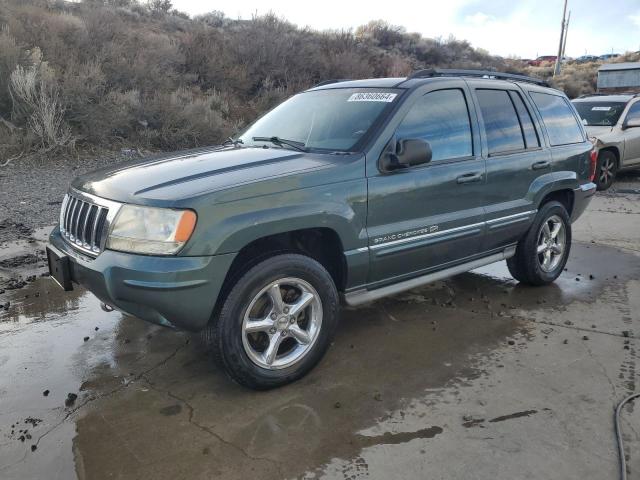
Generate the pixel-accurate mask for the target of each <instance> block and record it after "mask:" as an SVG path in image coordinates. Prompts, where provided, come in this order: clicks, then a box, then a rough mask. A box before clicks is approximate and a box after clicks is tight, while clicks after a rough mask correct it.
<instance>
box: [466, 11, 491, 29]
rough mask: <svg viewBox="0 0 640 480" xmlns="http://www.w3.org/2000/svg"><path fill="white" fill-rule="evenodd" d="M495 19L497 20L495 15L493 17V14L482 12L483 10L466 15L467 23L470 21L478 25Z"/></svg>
mask: <svg viewBox="0 0 640 480" xmlns="http://www.w3.org/2000/svg"><path fill="white" fill-rule="evenodd" d="M493 20H495V17H493V16H492V15H487V14H486V13H482V12H477V13H474V14H473V15H467V16H466V17H464V21H465V22H466V23H470V24H472V25H476V26H482V25H486V24H487V23H489V22H490V21H493Z"/></svg>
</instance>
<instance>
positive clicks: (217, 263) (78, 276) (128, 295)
mask: <svg viewBox="0 0 640 480" xmlns="http://www.w3.org/2000/svg"><path fill="white" fill-rule="evenodd" d="M49 243H50V245H51V246H52V247H53V248H54V249H56V250H57V251H58V252H60V253H62V254H64V255H66V256H67V257H68V258H69V263H70V269H71V279H72V281H73V282H75V283H78V284H80V285H82V286H83V287H85V288H86V289H87V290H89V291H90V292H92V293H93V294H94V295H95V296H96V297H98V298H99V299H100V300H101V301H103V302H104V303H106V304H107V305H110V306H112V307H114V308H116V309H118V310H120V311H122V312H125V313H128V314H130V315H134V316H136V317H138V318H141V319H143V320H146V321H148V322H152V323H156V324H159V325H165V326H170V327H176V328H180V329H184V330H192V331H197V330H201V329H202V328H204V327H205V326H206V324H207V323H208V322H209V319H210V318H211V314H212V312H213V309H214V306H215V303H216V301H217V299H218V294H219V293H220V290H221V288H222V283H223V281H224V278H225V276H226V274H227V271H228V270H229V267H230V266H231V262H232V261H233V259H234V258H235V254H234V253H230V254H226V255H213V256H204V257H180V256H166V257H163V256H148V255H136V254H131V253H123V252H116V251H112V250H104V251H103V252H102V253H101V254H100V255H98V256H97V257H96V258H90V257H88V256H85V255H83V254H81V253H79V252H78V251H76V250H74V249H73V248H72V247H71V246H70V245H69V244H68V243H67V242H66V241H65V240H63V238H62V236H61V234H60V230H59V228H58V227H56V228H55V229H54V230H53V232H51V235H50V236H49Z"/></svg>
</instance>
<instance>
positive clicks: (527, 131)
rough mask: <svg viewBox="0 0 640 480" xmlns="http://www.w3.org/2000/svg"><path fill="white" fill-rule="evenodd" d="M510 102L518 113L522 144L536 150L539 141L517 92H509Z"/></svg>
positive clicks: (529, 116) (529, 115)
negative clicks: (522, 138)
mask: <svg viewBox="0 0 640 480" xmlns="http://www.w3.org/2000/svg"><path fill="white" fill-rule="evenodd" d="M509 95H510V96H511V100H513V104H514V105H515V107H516V111H517V112H518V119H519V120H520V126H521V127H522V133H523V134H524V142H525V143H526V144H527V148H538V147H539V146H540V139H539V138H538V132H536V127H535V126H534V125H533V120H531V114H530V113H529V110H527V107H526V106H525V104H524V102H523V101H522V97H521V96H520V94H519V93H518V92H514V91H509Z"/></svg>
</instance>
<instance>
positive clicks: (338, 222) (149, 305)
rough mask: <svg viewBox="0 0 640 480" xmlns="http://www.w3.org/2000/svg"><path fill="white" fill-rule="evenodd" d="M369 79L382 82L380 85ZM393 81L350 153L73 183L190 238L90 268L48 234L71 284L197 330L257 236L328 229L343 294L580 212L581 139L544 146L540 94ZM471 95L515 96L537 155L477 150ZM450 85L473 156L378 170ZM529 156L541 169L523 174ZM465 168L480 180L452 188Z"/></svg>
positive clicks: (227, 162) (224, 160)
mask: <svg viewBox="0 0 640 480" xmlns="http://www.w3.org/2000/svg"><path fill="white" fill-rule="evenodd" d="M372 82H373V83H372ZM380 82H383V86H384V87H385V88H391V86H392V85H391V82H390V81H389V79H386V80H384V81H382V80H381V81H380ZM384 82H386V83H384ZM370 83H372V84H371V85H370V86H372V87H375V86H380V85H377V84H375V81H370ZM368 85H369V84H367V81H359V82H343V83H340V84H334V85H327V86H324V87H319V88H320V89H322V88H342V87H345V88H346V87H350V88H353V87H354V86H356V87H358V88H359V87H362V88H366V87H367V86H368ZM381 85H382V84H381ZM393 85H395V86H396V88H397V89H398V92H399V95H398V100H397V105H395V106H394V108H393V109H392V110H391V112H390V113H389V114H388V118H386V119H385V122H384V123H383V124H381V125H380V126H379V127H378V128H377V130H376V131H375V132H374V134H373V135H372V137H371V140H370V141H369V142H368V143H367V144H366V145H365V147H364V148H363V149H362V151H361V152H357V153H347V154H341V155H336V154H320V153H305V152H297V151H293V150H285V149H281V148H257V147H251V148H236V147H233V146H230V147H226V148H221V147H211V148H202V149H197V150H191V151H186V152H179V153H174V154H169V155H161V156H157V157H152V158H148V159H142V160H137V161H133V162H129V163H125V164H120V165H117V166H115V167H111V168H106V169H103V170H98V171H96V172H92V173H90V174H87V175H84V176H82V177H79V178H77V179H76V180H74V182H73V183H72V187H73V188H74V189H77V190H80V191H83V192H87V193H90V194H93V195H96V196H98V197H102V198H106V199H109V200H113V201H117V202H123V203H132V204H138V205H149V206H157V207H172V208H189V209H192V210H194V211H195V212H196V213H197V216H198V220H197V225H196V229H195V231H194V234H193V235H192V237H191V239H190V240H189V242H188V243H187V244H186V245H185V247H184V248H183V249H182V250H181V251H180V252H179V254H178V255H177V256H165V257H159V256H145V255H135V254H129V253H122V252H115V251H109V250H105V251H104V252H102V253H101V254H100V255H98V257H97V258H95V259H91V258H88V257H85V256H83V255H82V254H80V253H78V252H77V251H75V250H74V249H73V248H71V247H70V246H69V245H68V244H67V242H66V241H65V240H64V239H63V238H62V237H61V235H60V232H59V230H58V229H56V230H54V231H53V232H52V234H51V237H50V243H51V244H52V245H53V246H54V247H55V248H56V249H58V250H59V251H61V252H63V253H65V254H67V255H68V256H69V257H70V260H71V262H72V264H73V272H74V277H75V278H76V279H77V281H78V282H79V283H81V284H83V285H85V286H86V287H87V288H88V289H89V290H91V291H93V292H94V293H95V294H96V295H97V296H98V297H99V298H100V299H101V300H103V301H104V302H105V303H107V304H109V305H112V306H114V307H116V308H119V309H121V310H123V311H125V312H128V313H131V314H134V315H136V316H138V317H140V318H143V319H145V320H148V321H151V322H155V323H159V324H163V325H173V326H176V327H179V328H183V329H188V330H199V329H202V328H203V327H204V326H205V325H206V324H207V322H209V321H210V319H211V315H212V312H213V310H214V307H215V304H216V301H217V299H218V296H219V293H220V290H221V288H222V285H223V282H224V280H225V278H226V277H227V275H228V273H229V268H230V267H231V264H232V262H233V259H234V258H235V257H236V255H237V253H238V252H239V251H240V250H241V249H242V248H243V247H245V246H246V245H248V244H249V243H251V242H253V241H255V240H258V239H261V238H264V237H267V236H271V235H275V234H280V233H286V232H292V231H296V230H303V229H317V228H323V229H330V230H332V231H333V232H335V234H336V235H337V237H338V238H339V239H340V243H341V246H342V249H343V252H341V253H342V255H344V260H345V265H346V270H347V275H346V277H347V278H346V285H345V292H353V291H358V290H367V289H369V290H370V289H375V288H378V287H380V286H384V285H389V284H393V283H395V282H399V281H402V280H406V279H409V278H412V277H417V276H420V275H423V274H424V273H425V272H432V271H437V270H438V269H442V268H444V267H445V266H446V267H448V268H450V267H451V266H452V265H455V264H456V263H460V262H463V261H465V260H468V259H470V258H482V257H483V256H487V255H489V254H493V255H495V252H497V251H500V250H501V249H504V248H506V247H509V246H512V245H513V244H514V243H516V242H517V241H518V239H519V238H520V237H521V236H522V235H523V234H524V233H525V232H526V231H527V229H528V227H529V225H530V223H531V221H532V220H533V218H534V216H535V211H536V210H537V208H538V206H539V204H540V202H541V201H542V199H543V198H544V197H545V196H546V195H548V194H549V193H552V192H554V191H558V190H564V191H568V192H570V193H571V195H572V196H573V202H574V208H573V219H575V218H577V216H579V215H580V214H581V213H582V211H584V208H585V207H586V204H587V203H588V201H589V197H590V196H591V195H592V194H593V191H592V189H591V186H590V185H592V184H590V183H589V180H588V178H587V177H588V174H589V173H588V172H589V152H590V150H591V148H592V147H591V144H590V143H589V142H588V141H586V140H585V141H584V142H582V143H579V144H573V145H567V146H563V147H553V148H552V147H550V146H549V142H548V137H547V134H546V131H545V129H544V126H543V124H542V120H541V118H540V116H539V114H538V112H537V111H536V109H535V107H534V106H533V104H532V102H531V100H530V99H529V97H528V93H527V91H528V90H547V91H548V89H542V88H541V87H537V86H533V85H523V84H515V83H512V82H505V81H500V80H471V79H467V80H465V79H459V78H433V79H415V80H407V81H402V79H398V80H397V81H396V82H394V83H393ZM478 86H482V87H483V88H485V87H487V86H491V87H492V88H503V89H512V90H513V89H515V90H518V91H519V92H521V94H522V96H523V98H524V99H525V102H526V103H527V107H528V108H529V110H530V111H531V113H532V117H534V123H535V126H536V128H537V129H538V132H539V134H540V142H541V146H540V148H539V149H536V150H528V151H524V152H519V153H513V154H509V155H499V156H489V155H488V154H487V142H486V138H485V134H484V131H483V124H482V119H481V115H480V114H479V107H478V105H477V101H476V99H475V96H474V93H473V89H474V88H476V87H478ZM450 88H455V89H460V90H462V91H463V92H464V95H465V98H466V101H467V105H468V107H469V113H470V120H471V127H472V137H473V138H472V143H473V155H472V156H470V157H467V158H464V159H456V160H455V161H434V162H431V163H427V164H424V165H422V166H418V167H413V168H408V169H404V170H395V171H391V172H386V171H383V170H382V169H381V168H380V167H379V159H380V156H381V153H382V151H383V149H384V148H385V146H386V145H387V143H388V142H389V139H390V138H391V137H392V135H393V134H394V132H395V130H396V128H397V126H398V124H399V123H400V121H401V120H402V118H403V117H404V115H405V114H406V112H407V111H408V110H409V108H410V107H411V105H413V103H414V102H415V101H416V100H417V99H419V98H421V97H422V96H423V95H425V94H426V93H428V92H430V91H433V90H438V89H450ZM585 138H586V137H585ZM540 161H547V162H549V167H548V168H546V169H544V170H533V169H532V168H531V166H532V165H533V164H534V163H536V162H540ZM476 173H477V174H479V175H480V176H481V179H480V181H477V182H474V183H463V184H461V183H459V182H458V179H459V178H460V177H461V176H464V175H468V174H476Z"/></svg>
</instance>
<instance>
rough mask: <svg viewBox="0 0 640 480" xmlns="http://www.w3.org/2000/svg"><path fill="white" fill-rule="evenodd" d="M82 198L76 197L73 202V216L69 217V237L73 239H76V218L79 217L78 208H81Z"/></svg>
mask: <svg viewBox="0 0 640 480" xmlns="http://www.w3.org/2000/svg"><path fill="white" fill-rule="evenodd" d="M80 203H81V202H80V200H78V199H76V201H75V202H74V203H73V211H72V212H71V218H70V219H69V238H70V239H71V240H72V241H75V239H76V219H77V218H78V209H79V208H80V206H81V205H80Z"/></svg>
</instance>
